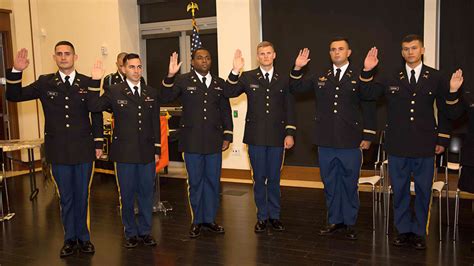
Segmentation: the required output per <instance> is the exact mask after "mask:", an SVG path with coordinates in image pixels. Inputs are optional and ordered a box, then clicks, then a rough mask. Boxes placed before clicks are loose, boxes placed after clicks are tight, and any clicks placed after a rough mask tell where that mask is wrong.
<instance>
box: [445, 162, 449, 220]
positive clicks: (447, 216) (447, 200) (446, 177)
mask: <svg viewBox="0 0 474 266" xmlns="http://www.w3.org/2000/svg"><path fill="white" fill-rule="evenodd" d="M445 169H446V171H445V173H446V174H445V181H444V182H445V183H446V224H447V225H448V228H449V182H448V167H446V168H445Z"/></svg>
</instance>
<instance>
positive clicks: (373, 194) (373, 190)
mask: <svg viewBox="0 0 474 266" xmlns="http://www.w3.org/2000/svg"><path fill="white" fill-rule="evenodd" d="M372 231H375V186H374V185H372Z"/></svg>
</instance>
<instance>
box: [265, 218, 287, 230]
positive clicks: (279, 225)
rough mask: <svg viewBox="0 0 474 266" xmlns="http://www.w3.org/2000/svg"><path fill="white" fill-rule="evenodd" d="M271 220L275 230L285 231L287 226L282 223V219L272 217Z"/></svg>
mask: <svg viewBox="0 0 474 266" xmlns="http://www.w3.org/2000/svg"><path fill="white" fill-rule="evenodd" d="M269 221H270V224H271V225H272V227H273V230H275V231H284V230H285V227H284V226H283V224H282V223H281V221H280V220H278V219H270V220H269Z"/></svg>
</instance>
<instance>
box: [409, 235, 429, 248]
mask: <svg viewBox="0 0 474 266" xmlns="http://www.w3.org/2000/svg"><path fill="white" fill-rule="evenodd" d="M411 244H412V245H413V247H414V248H415V249H418V250H423V249H426V241H425V238H424V237H423V236H418V235H414V236H413V238H412V242H411Z"/></svg>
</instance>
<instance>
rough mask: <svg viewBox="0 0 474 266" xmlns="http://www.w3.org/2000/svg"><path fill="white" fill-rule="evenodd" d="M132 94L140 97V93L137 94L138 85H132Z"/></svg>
mask: <svg viewBox="0 0 474 266" xmlns="http://www.w3.org/2000/svg"><path fill="white" fill-rule="evenodd" d="M133 96H135V97H137V98H140V94H138V87H137V86H133Z"/></svg>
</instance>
